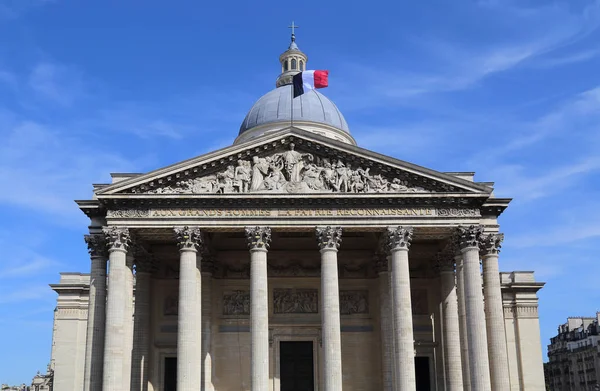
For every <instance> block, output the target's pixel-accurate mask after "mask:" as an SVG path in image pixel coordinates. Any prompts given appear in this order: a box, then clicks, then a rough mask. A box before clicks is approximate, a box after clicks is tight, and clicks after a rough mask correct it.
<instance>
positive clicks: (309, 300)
mask: <svg viewBox="0 0 600 391" xmlns="http://www.w3.org/2000/svg"><path fill="white" fill-rule="evenodd" d="M273 312H274V313H275V314H316V313H318V312H319V293H318V291H317V290H316V289H273Z"/></svg>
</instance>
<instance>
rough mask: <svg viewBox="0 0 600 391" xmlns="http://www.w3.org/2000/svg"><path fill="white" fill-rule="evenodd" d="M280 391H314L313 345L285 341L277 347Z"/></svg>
mask: <svg viewBox="0 0 600 391" xmlns="http://www.w3.org/2000/svg"><path fill="white" fill-rule="evenodd" d="M279 350H280V353H279V379H280V381H281V391H314V389H315V372H314V365H313V364H314V362H313V343H312V342H311V341H286V342H281V344H280V345H279Z"/></svg>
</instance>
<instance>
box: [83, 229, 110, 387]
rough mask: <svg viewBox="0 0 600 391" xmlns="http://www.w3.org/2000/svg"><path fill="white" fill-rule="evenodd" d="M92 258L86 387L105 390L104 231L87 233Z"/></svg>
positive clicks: (84, 378) (86, 238)
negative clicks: (103, 386)
mask: <svg viewBox="0 0 600 391" xmlns="http://www.w3.org/2000/svg"><path fill="white" fill-rule="evenodd" d="M84 238H85V242H86V243H87V246H88V251H89V253H90V257H91V260H92V267H91V272H90V296H89V304H88V320H87V337H86V344H85V370H84V375H83V389H84V391H100V390H102V366H103V357H104V329H105V326H104V322H105V320H106V312H105V311H106V260H107V256H108V254H107V251H106V240H105V238H104V235H103V234H95V235H85V237H84Z"/></svg>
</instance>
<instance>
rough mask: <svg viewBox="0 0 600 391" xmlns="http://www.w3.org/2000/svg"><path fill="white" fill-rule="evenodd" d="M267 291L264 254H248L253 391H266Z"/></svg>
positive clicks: (254, 251)
mask: <svg viewBox="0 0 600 391" xmlns="http://www.w3.org/2000/svg"><path fill="white" fill-rule="evenodd" d="M268 294H269V289H268V284H267V250H266V249H263V248H253V249H251V250H250V333H251V336H250V337H251V345H252V346H251V349H252V361H251V364H250V367H251V371H252V391H269V298H268Z"/></svg>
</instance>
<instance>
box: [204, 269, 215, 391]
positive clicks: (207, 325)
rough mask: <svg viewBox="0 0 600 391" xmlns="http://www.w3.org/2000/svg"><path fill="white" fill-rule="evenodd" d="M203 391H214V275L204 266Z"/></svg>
mask: <svg viewBox="0 0 600 391" xmlns="http://www.w3.org/2000/svg"><path fill="white" fill-rule="evenodd" d="M202 269H203V270H202V387H203V388H202V391H214V386H213V383H212V356H211V339H212V324H211V323H212V301H211V300H212V296H211V290H212V287H211V285H212V274H211V273H210V272H205V271H204V269H205V266H202Z"/></svg>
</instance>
